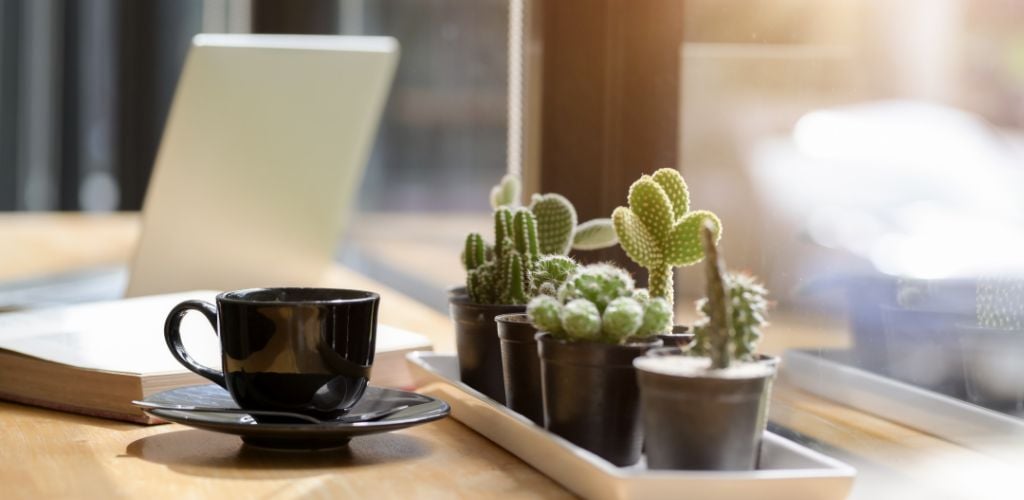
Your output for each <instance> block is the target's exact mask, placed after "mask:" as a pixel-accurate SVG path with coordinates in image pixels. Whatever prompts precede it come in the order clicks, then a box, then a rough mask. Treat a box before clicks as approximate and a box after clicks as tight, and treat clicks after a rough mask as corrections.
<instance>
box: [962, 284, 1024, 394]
mask: <svg viewBox="0 0 1024 500" xmlns="http://www.w3.org/2000/svg"><path fill="white" fill-rule="evenodd" d="M976 293H977V298H976V310H977V312H976V314H977V326H962V327H961V328H959V339H960V346H961V350H962V352H963V368H964V378H965V382H966V390H967V399H968V400H969V401H971V402H973V403H977V404H979V405H982V406H987V407H990V408H995V409H998V410H1002V411H1011V412H1020V411H1022V410H1024V363H1021V359H1024V280H1021V279H1020V278H1016V277H985V278H981V279H979V280H978V282H977V292H976Z"/></svg>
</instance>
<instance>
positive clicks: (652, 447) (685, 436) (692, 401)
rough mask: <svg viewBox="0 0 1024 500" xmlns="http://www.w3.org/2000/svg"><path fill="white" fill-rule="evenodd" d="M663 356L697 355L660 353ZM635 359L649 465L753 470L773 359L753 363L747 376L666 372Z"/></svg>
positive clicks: (756, 457)
mask: <svg viewBox="0 0 1024 500" xmlns="http://www.w3.org/2000/svg"><path fill="white" fill-rule="evenodd" d="M660 358H661V359H662V360H690V361H696V360H697V359H700V358H690V357H685V356H662V357H660ZM654 359H656V356H648V357H645V358H641V359H638V360H637V362H636V366H637V377H638V380H639V383H640V393H641V398H642V405H643V416H644V429H645V431H646V437H645V451H646V453H647V467H648V468H649V469H679V470H753V469H755V468H756V467H757V463H758V458H759V457H758V455H759V454H760V449H761V437H762V435H763V433H764V429H765V425H766V424H767V418H768V396H769V393H770V390H771V381H772V378H773V376H774V374H775V367H776V365H777V358H766V359H765V360H763V361H758V362H755V363H752V364H751V365H752V371H753V372H754V373H752V374H751V376H747V377H722V376H716V375H715V374H713V373H711V372H706V371H703V370H693V371H692V372H688V371H681V372H673V373H671V374H670V373H667V372H665V371H663V370H659V369H657V368H656V367H655V366H653V363H651V360H654Z"/></svg>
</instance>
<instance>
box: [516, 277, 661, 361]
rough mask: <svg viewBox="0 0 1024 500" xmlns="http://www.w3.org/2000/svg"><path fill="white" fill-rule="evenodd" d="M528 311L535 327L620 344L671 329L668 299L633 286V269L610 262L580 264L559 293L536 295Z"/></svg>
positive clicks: (559, 334) (565, 336) (567, 336)
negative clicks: (630, 339)
mask: <svg viewBox="0 0 1024 500" xmlns="http://www.w3.org/2000/svg"><path fill="white" fill-rule="evenodd" d="M527 314H528V315H529V316H530V320H531V321H532V322H533V324H534V326H536V327H537V329H539V330H541V331H546V332H550V333H552V334H554V335H555V336H556V337H559V338H563V339H568V340H574V341H576V340H587V341H598V342H605V343H612V344H618V343H622V342H625V341H627V339H629V338H631V337H646V336H651V335H656V334H658V333H664V332H668V331H671V328H672V308H671V306H670V305H669V303H668V302H667V301H666V300H664V299H660V298H655V299H651V298H650V297H649V296H648V294H647V290H644V289H640V290H634V289H633V278H632V277H631V276H629V273H628V272H626V271H625V270H623V269H621V268H617V267H615V266H612V265H610V264H592V265H589V266H583V267H580V268H578V269H577V270H576V272H575V273H573V274H572V276H570V277H569V279H568V280H566V281H565V283H563V284H562V286H561V287H560V288H559V289H558V294H557V296H550V295H540V296H537V297H534V298H533V299H532V300H531V301H530V303H529V305H527Z"/></svg>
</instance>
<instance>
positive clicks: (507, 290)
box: [462, 207, 576, 304]
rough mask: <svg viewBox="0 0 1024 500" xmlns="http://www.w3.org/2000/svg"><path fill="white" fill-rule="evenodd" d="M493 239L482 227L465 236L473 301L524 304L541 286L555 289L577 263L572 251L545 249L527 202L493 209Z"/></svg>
mask: <svg viewBox="0 0 1024 500" xmlns="http://www.w3.org/2000/svg"><path fill="white" fill-rule="evenodd" d="M494 240H495V242H496V244H495V245H494V246H493V247H488V245H487V243H486V242H485V241H484V239H483V236H481V235H480V234H478V233H472V234H470V235H469V236H468V237H466V245H465V248H464V249H463V252H462V261H463V264H464V265H465V266H466V271H467V272H466V292H467V293H468V294H469V298H470V300H472V301H473V302H475V303H478V304H525V303H526V302H527V301H529V299H530V297H532V296H533V295H534V294H536V293H537V291H538V289H540V288H543V289H544V290H547V291H548V293H551V294H554V293H555V292H556V290H557V289H558V287H559V286H561V284H562V282H563V281H565V279H566V278H567V277H568V276H570V275H571V274H572V272H573V271H574V270H575V269H576V263H575V262H574V261H573V260H572V259H570V258H568V257H565V256H561V255H559V256H543V255H541V253H540V244H539V242H538V240H537V220H536V218H535V217H534V216H533V213H531V212H530V211H529V210H526V209H524V208H519V209H515V210H513V209H511V208H508V207H499V208H498V209H497V210H495V211H494ZM489 248H490V251H488V249H489Z"/></svg>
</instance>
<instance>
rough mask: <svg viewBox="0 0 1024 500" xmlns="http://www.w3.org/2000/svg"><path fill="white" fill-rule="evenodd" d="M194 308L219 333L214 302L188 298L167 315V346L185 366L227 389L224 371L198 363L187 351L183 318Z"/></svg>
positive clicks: (165, 334) (165, 329)
mask: <svg viewBox="0 0 1024 500" xmlns="http://www.w3.org/2000/svg"><path fill="white" fill-rule="evenodd" d="M192 310H195V311H199V312H201V313H203V316H206V319H207V320H208V321H209V322H210V325H211V326H213V333H214V334H217V308H216V307H214V305H213V304H211V303H209V302H203V301H202V300H186V301H185V302H182V303H180V304H178V305H176V306H174V309H171V313H170V314H168V315H167V321H166V322H164V340H166V341H167V348H168V349H170V350H171V355H172V356H174V359H176V360H178V362H179V363H181V364H182V365H184V366H185V368H188V369H189V370H192V371H193V372H195V373H197V374H199V375H202V376H203V377H206V378H208V379H210V380H211V381H212V382H213V383H215V384H217V385H219V386H221V387H223V388H225V389H227V384H226V383H225V382H224V373H223V372H221V371H220V370H214V369H213V368H209V367H206V366H203V365H201V364H199V363H197V362H196V360H195V359H192V356H190V355H189V353H188V352H187V351H185V346H184V345H182V343H181V330H180V327H181V319H182V318H184V317H185V313H187V312H189V311H192Z"/></svg>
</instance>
